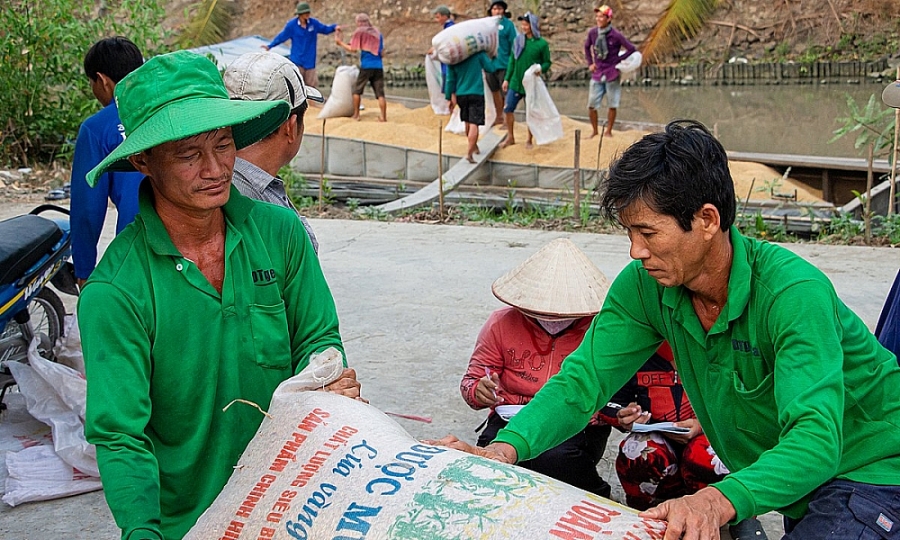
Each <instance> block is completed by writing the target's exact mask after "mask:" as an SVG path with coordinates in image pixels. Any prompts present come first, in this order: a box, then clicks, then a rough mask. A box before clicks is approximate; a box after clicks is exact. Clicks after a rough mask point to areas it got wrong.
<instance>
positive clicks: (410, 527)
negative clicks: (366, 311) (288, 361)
mask: <svg viewBox="0 0 900 540" xmlns="http://www.w3.org/2000/svg"><path fill="white" fill-rule="evenodd" d="M301 376H303V374H302V373H301V374H300V375H298V377H301ZM322 382H323V381H319V382H317V383H316V384H315V385H316V386H320V385H321V384H322ZM304 385H305V386H307V387H308V386H309V383H304V384H297V383H296V382H295V380H294V379H289V380H287V381H285V382H284V383H283V384H282V385H281V386H279V387H278V389H277V390H276V391H275V395H274V396H273V398H272V402H271V405H270V408H269V411H268V415H267V417H266V419H264V420H263V422H262V425H261V426H260V428H259V430H258V431H257V433H256V436H255V437H254V438H253V440H252V441H251V442H250V445H249V446H248V447H247V450H246V451H245V452H244V454H243V455H242V456H241V458H240V460H239V462H238V463H237V465H236V466H235V468H234V473H232V475H231V478H230V479H229V481H228V484H227V485H226V486H225V488H224V489H223V491H222V493H221V494H220V495H219V497H218V498H216V500H215V501H214V502H213V504H212V506H211V507H210V508H209V509H207V511H206V512H205V513H204V514H203V515H202V516H200V519H198V521H197V523H196V524H195V525H194V527H193V528H192V529H191V530H190V531H189V532H188V534H187V536H185V540H208V539H210V538H219V539H236V538H257V539H258V538H272V539H290V538H294V539H317V538H345V539H350V538H353V539H362V538H368V539H372V540H375V539H378V540H381V539H411V538H491V539H501V538H516V539H519V538H554V537H555V538H583V539H588V538H603V539H607V540H616V539H622V540H643V539H661V538H662V537H663V534H664V531H665V524H664V523H663V522H660V521H654V520H647V519H643V518H640V517H638V515H637V512H635V511H634V510H631V509H628V508H625V507H623V506H620V505H618V504H616V503H614V502H612V501H609V500H607V499H603V498H601V497H598V496H596V495H593V494H590V493H587V492H584V491H581V490H579V489H576V488H574V487H571V486H569V485H567V484H563V483H561V482H558V481H556V480H553V479H551V478H548V477H546V476H543V475H540V474H537V473H534V472H532V471H529V470H527V469H524V468H520V467H517V466H514V465H506V464H502V463H498V462H495V461H491V460H488V459H484V458H481V457H477V456H472V455H469V454H464V453H462V452H458V451H456V450H451V449H449V448H443V447H437V446H430V445H427V444H423V443H420V442H418V441H416V440H415V439H413V438H412V437H410V436H409V434H408V433H406V432H405V431H404V430H403V428H402V427H400V426H399V425H398V424H397V423H396V422H394V421H393V420H391V419H390V418H388V417H387V416H385V415H384V414H383V413H382V412H381V411H379V410H378V409H376V408H375V407H372V406H370V405H366V404H364V403H361V402H359V401H354V400H351V399H348V398H346V397H343V396H340V395H336V394H330V393H326V392H309V391H302V390H300V389H299V388H302V387H304Z"/></svg>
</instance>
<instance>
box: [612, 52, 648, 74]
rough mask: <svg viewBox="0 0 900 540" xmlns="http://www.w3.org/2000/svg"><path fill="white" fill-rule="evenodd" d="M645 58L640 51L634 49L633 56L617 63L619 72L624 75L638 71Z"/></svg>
mask: <svg viewBox="0 0 900 540" xmlns="http://www.w3.org/2000/svg"><path fill="white" fill-rule="evenodd" d="M643 60H644V57H643V55H642V54H641V53H640V51H634V53H632V55H631V56H629V57H628V58H626V59H625V60H622V61H621V62H619V63H618V64H616V69H618V70H619V73H621V74H622V75H628V74H630V73H634V72H635V71H637V70H638V68H639V67H641V62H642V61H643Z"/></svg>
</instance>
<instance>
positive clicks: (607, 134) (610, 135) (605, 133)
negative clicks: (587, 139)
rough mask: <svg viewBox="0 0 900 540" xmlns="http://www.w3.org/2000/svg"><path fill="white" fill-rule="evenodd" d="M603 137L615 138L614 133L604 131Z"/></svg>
mask: <svg viewBox="0 0 900 540" xmlns="http://www.w3.org/2000/svg"><path fill="white" fill-rule="evenodd" d="M603 136H604V137H612V136H613V134H612V131H604V132H603Z"/></svg>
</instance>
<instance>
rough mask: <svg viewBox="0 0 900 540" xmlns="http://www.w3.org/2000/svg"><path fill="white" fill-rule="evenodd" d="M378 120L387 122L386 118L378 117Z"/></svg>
mask: <svg viewBox="0 0 900 540" xmlns="http://www.w3.org/2000/svg"><path fill="white" fill-rule="evenodd" d="M378 121H379V122H387V118H379V119H378Z"/></svg>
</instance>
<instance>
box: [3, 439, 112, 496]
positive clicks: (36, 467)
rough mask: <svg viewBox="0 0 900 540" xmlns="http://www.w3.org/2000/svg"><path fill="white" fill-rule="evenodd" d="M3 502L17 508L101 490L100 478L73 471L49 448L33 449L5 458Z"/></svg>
mask: <svg viewBox="0 0 900 540" xmlns="http://www.w3.org/2000/svg"><path fill="white" fill-rule="evenodd" d="M6 468H7V470H8V471H9V477H8V478H7V479H6V491H5V493H4V495H3V502H5V503H6V504H8V505H10V506H16V505H17V504H22V503H25V502H31V501H46V500H50V499H58V498H60V497H68V496H70V495H78V494H79V493H87V492H89V491H96V490H98V489H101V487H102V486H101V484H100V479H99V478H97V477H96V476H91V475H88V474H84V473H83V472H81V471H78V470H76V469H73V468H72V466H71V465H69V464H68V463H66V462H64V461H63V460H61V459H60V458H59V456H58V455H57V454H56V452H54V451H53V448H51V447H49V446H32V447H29V448H26V449H24V450H20V451H18V452H10V453H9V454H7V456H6Z"/></svg>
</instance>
